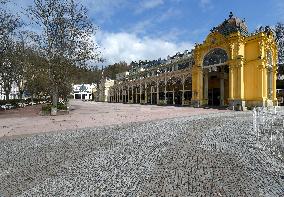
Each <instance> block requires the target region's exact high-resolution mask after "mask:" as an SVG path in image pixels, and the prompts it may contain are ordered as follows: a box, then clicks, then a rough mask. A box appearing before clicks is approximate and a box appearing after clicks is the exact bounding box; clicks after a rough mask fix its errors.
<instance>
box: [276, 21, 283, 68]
mask: <svg viewBox="0 0 284 197" xmlns="http://www.w3.org/2000/svg"><path fill="white" fill-rule="evenodd" d="M275 33H276V41H277V45H278V65H284V24H283V23H277V25H276V26H275Z"/></svg>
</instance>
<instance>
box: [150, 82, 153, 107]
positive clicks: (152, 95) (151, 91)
mask: <svg viewBox="0 0 284 197" xmlns="http://www.w3.org/2000/svg"><path fill="white" fill-rule="evenodd" d="M150 90H151V105H152V104H153V86H151V89H150Z"/></svg>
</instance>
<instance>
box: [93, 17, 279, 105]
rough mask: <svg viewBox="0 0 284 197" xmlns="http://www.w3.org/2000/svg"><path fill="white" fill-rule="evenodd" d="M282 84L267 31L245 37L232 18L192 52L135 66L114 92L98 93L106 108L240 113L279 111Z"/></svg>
mask: <svg viewBox="0 0 284 197" xmlns="http://www.w3.org/2000/svg"><path fill="white" fill-rule="evenodd" d="M280 78H281V76H279V73H278V74H277V44H276V42H275V36H274V33H273V31H272V30H271V29H270V28H269V27H265V28H260V29H259V31H256V32H254V33H249V32H248V28H247V26H246V24H245V21H244V20H241V19H239V18H237V17H235V16H233V14H232V13H230V15H229V18H227V19H225V20H224V22H222V23H221V24H220V25H218V26H217V27H214V28H213V29H212V30H211V32H210V33H209V35H208V36H207V38H206V39H205V41H204V42H203V43H202V44H196V45H195V48H194V49H193V50H192V51H185V52H184V53H177V54H176V55H174V56H173V57H168V58H167V59H164V60H161V59H159V60H155V61H139V62H133V63H132V64H131V69H130V70H129V71H128V72H124V73H120V74H118V75H117V77H116V80H115V81H114V82H112V83H113V85H112V86H108V88H106V86H105V85H104V82H102V83H101V87H102V88H103V87H105V91H107V92H104V93H103V94H104V101H108V102H121V103H140V104H174V105H177V104H179V105H192V106H196V107H199V106H207V105H213V106H229V107H230V108H231V109H240V110H243V109H246V108H247V107H253V106H273V105H277V104H278V100H277V90H276V86H277V85H276V81H277V79H280ZM278 81H279V80H278ZM98 89H99V90H100V87H99V88H98ZM98 92H101V91H98ZM278 92H279V90H278ZM98 101H103V100H101V99H98Z"/></svg>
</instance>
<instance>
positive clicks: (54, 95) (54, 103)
mask: <svg viewBox="0 0 284 197" xmlns="http://www.w3.org/2000/svg"><path fill="white" fill-rule="evenodd" d="M57 103H58V87H57V86H54V90H53V92H52V107H51V115H52V116H56V115H57Z"/></svg>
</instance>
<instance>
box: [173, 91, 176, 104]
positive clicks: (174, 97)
mask: <svg viewBox="0 0 284 197" xmlns="http://www.w3.org/2000/svg"><path fill="white" fill-rule="evenodd" d="M173 104H174V105H175V104H176V102H175V88H173Z"/></svg>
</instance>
